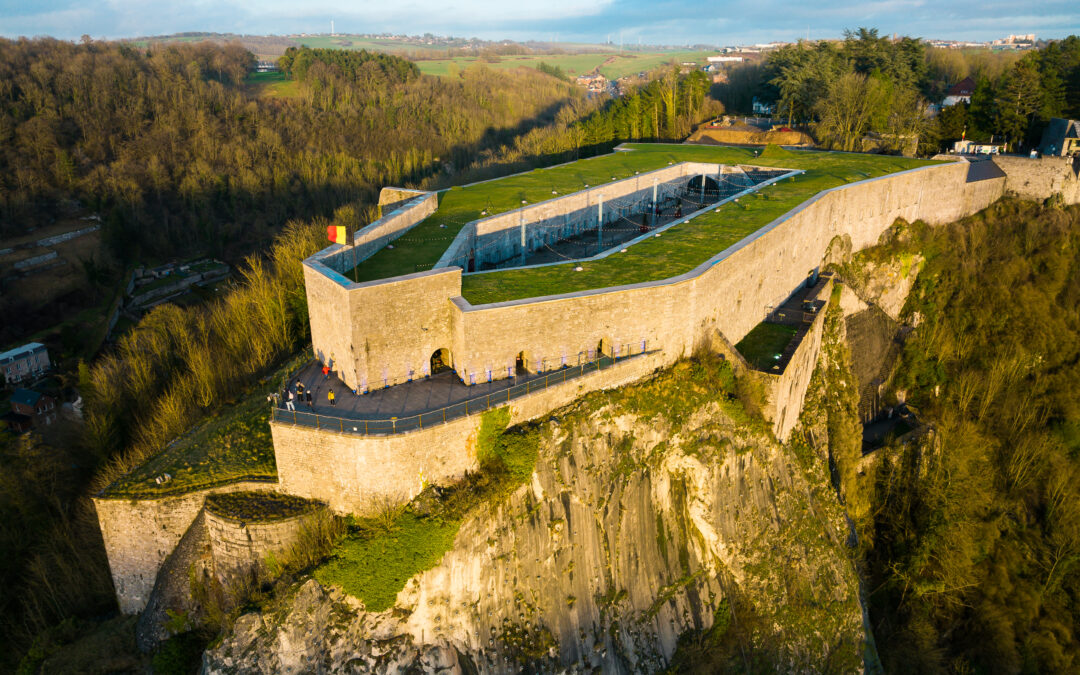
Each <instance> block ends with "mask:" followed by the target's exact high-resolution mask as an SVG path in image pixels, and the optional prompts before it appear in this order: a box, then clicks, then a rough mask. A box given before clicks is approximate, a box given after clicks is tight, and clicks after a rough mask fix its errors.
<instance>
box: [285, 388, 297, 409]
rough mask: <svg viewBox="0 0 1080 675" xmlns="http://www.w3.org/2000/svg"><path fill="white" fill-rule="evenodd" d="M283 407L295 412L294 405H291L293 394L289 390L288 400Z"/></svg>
mask: <svg viewBox="0 0 1080 675" xmlns="http://www.w3.org/2000/svg"><path fill="white" fill-rule="evenodd" d="M285 407H286V408H288V409H289V410H292V411H294V412H295V411H296V404H295V403H293V393H292V390H291V389H290V390H289V398H288V399H287V400H286V401H285Z"/></svg>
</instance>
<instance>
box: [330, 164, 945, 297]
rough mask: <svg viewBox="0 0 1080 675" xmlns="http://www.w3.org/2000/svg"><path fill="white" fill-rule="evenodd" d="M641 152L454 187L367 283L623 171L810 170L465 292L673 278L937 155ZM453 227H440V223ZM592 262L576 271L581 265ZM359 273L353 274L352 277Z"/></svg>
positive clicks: (466, 280) (496, 276)
mask: <svg viewBox="0 0 1080 675" xmlns="http://www.w3.org/2000/svg"><path fill="white" fill-rule="evenodd" d="M629 147H632V148H634V151H633V152H617V153H613V154H609V155H603V156H600V157H595V158H591V159H586V160H581V161H578V162H574V163H573V164H569V165H565V166H558V167H551V168H546V169H536V170H534V171H531V172H529V173H527V174H523V175H520V176H510V177H507V178H503V179H500V180H497V181H493V182H489V183H483V184H480V185H476V186H473V187H467V188H461V187H456V188H451V189H450V190H448V191H445V192H442V193H440V194H439V209H438V211H436V212H435V214H433V215H432V216H430V217H429V218H427V219H426V220H425V221H424V222H422V223H420V224H419V225H417V226H416V227H415V228H413V229H412V230H410V231H409V232H408V233H407V234H406V235H405V236H403V237H401V238H399V239H398V240H396V241H395V242H394V248H393V249H388V248H384V249H382V250H381V251H379V252H378V253H376V254H375V255H374V256H372V257H371V258H369V259H368V260H366V261H364V262H363V263H361V265H360V266H359V268H358V269H357V270H356V274H355V278H356V279H357V280H358V281H372V280H375V279H382V278H386V277H391V276H397V275H401V274H411V273H412V272H415V271H417V270H418V269H419V270H425V269H430V268H431V266H432V265H434V264H435V263H436V262H437V261H438V259H439V257H440V256H441V255H442V254H443V252H444V251H445V250H446V248H447V247H448V246H449V245H450V242H451V240H453V238H454V235H456V234H457V232H458V231H459V230H460V229H461V227H462V226H463V225H464V224H465V223H466V222H468V221H470V220H475V219H477V218H480V217H482V216H481V211H485V210H486V211H487V215H489V216H490V215H495V214H497V213H502V212H504V211H509V210H511V209H514V208H517V207H519V206H521V202H522V200H526V201H528V202H529V203H530V204H532V203H536V202H539V201H544V200H546V199H552V198H553V197H555V196H556V195H553V194H552V190H556V191H557V192H558V195H566V194H569V193H571V192H576V191H578V190H581V189H583V188H584V186H585V184H589V185H591V186H596V185H602V184H603V183H607V182H610V181H611V178H612V177H613V176H614V177H616V178H627V177H629V176H633V175H634V173H635V172H636V171H638V172H641V173H644V172H646V171H651V170H654V169H659V168H663V167H665V166H667V165H668V163H669V162H682V161H706V162H719V163H728V164H735V163H752V164H760V165H763V166H773V167H780V168H791V169H804V170H806V174H804V175H801V176H798V177H796V178H794V179H793V180H785V181H782V182H781V183H780V184H778V185H776V186H771V187H768V188H765V189H764V194H762V193H759V195H758V196H754V197H748V198H746V199H742V200H740V203H738V204H735V203H729V204H725V205H724V206H723V207H721V208H720V211H719V212H718V213H714V212H708V213H706V214H704V215H702V216H698V217H697V218H695V219H693V220H692V221H690V222H689V223H688V224H686V225H678V226H675V227H672V228H670V229H669V230H667V231H666V232H664V233H663V235H662V236H661V237H659V238H654V239H650V240H648V241H645V242H642V243H639V244H636V245H634V246H631V247H629V248H628V249H627V252H626V253H619V254H616V255H613V256H609V257H608V258H605V259H602V260H597V261H594V262H588V263H578V262H573V263H568V264H565V265H553V266H550V267H541V268H535V269H517V270H513V269H511V270H502V271H498V272H490V273H487V274H478V275H472V276H466V277H463V279H462V294H463V295H464V296H465V298H466V299H467V300H468V301H469V302H471V303H473V304H474V305H479V304H485V303H491V302H501V301H506V300H516V299H521V298H530V297H536V296H541V295H550V294H554V293H569V292H574V291H583V290H588V289H593V288H606V287H609V286H617V285H621V284H629V283H638V282H643V281H655V280H660V279H667V278H670V277H673V276H677V275H679V274H683V273H685V272H689V271H690V270H692V269H694V268H695V267H697V266H698V265H700V264H701V263H703V262H705V261H706V260H708V259H709V258H711V257H712V256H713V255H715V254H716V253H719V252H720V251H722V250H724V249H725V248H727V247H728V246H731V245H732V244H735V243H737V242H738V241H739V240H741V239H742V238H743V237H745V236H747V235H749V234H751V233H752V232H754V231H756V230H758V229H760V228H761V227H763V226H764V225H767V224H768V223H769V222H770V221H772V220H773V219H775V218H777V217H779V216H781V215H783V214H784V213H786V212H787V211H789V210H791V209H793V208H794V207H796V206H798V205H799V204H801V203H802V202H804V201H806V200H807V199H810V198H811V197H813V196H814V195H815V194H817V193H818V192H821V191H822V190H825V189H828V188H831V187H836V186H838V185H844V184H846V183H852V182H855V181H857V180H862V179H864V178H870V177H876V176H882V175H885V174H888V173H892V172H895V171H902V170H905V169H911V168H915V167H918V166H925V165H927V164H931V163H932V162H929V161H926V160H916V159H908V158H904V157H893V156H884V155H858V154H850V153H824V152H786V151H783V150H774V149H772V148H770V149H767V150H766V151H765V152H763V153H762V154H761V156H760V157H755V156H754V151H753V150H751V149H748V148H731V147H715V146H690V145H674V144H634V145H631V146H629ZM443 223H445V224H446V228H445V229H444V228H440V227H439V225H440V224H443ZM579 264H580V265H581V266H582V267H583V268H584V269H583V271H581V272H575V271H573V268H574V267H575V266H577V265H579ZM353 276H354V275H353V273H350V274H349V277H350V278H353Z"/></svg>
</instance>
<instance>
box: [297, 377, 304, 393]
mask: <svg viewBox="0 0 1080 675" xmlns="http://www.w3.org/2000/svg"><path fill="white" fill-rule="evenodd" d="M303 393H304V383H303V382H301V381H300V380H297V381H296V395H297V396H302V395H303Z"/></svg>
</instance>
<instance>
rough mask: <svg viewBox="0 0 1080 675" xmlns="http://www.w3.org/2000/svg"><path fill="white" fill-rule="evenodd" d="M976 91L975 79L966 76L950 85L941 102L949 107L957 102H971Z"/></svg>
mask: <svg viewBox="0 0 1080 675" xmlns="http://www.w3.org/2000/svg"><path fill="white" fill-rule="evenodd" d="M974 93H975V80H973V79H972V78H971V77H965V78H964V79H962V80H960V81H959V82H957V83H956V84H954V85H953V86H951V87H949V91H948V92H947V93H946V94H945V100H944V101H942V102H941V105H942V106H944V107H949V106H951V105H956V104H957V103H971V95H972V94H974Z"/></svg>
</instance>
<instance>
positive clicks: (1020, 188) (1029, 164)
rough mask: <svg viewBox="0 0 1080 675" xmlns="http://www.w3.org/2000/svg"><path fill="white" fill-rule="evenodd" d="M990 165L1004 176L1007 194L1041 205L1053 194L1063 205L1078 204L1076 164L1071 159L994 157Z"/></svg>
mask: <svg viewBox="0 0 1080 675" xmlns="http://www.w3.org/2000/svg"><path fill="white" fill-rule="evenodd" d="M993 162H994V163H995V164H997V165H998V166H999V167H1000V168H1001V170H1002V171H1004V172H1005V176H1006V178H1005V191H1006V192H1008V193H1011V194H1015V195H1016V196H1018V197H1021V198H1022V199H1034V200H1037V201H1042V200H1043V199H1046V198H1047V197H1049V196H1050V195H1052V194H1054V193H1055V192H1057V193H1061V197H1062V200H1063V201H1064V202H1065V203H1066V204H1080V176H1078V175H1077V173H1078V172H1080V161H1077V160H1074V159H1072V158H1071V157H1041V158H1038V159H1030V158H1028V157H1015V156H1012V155H996V156H995V157H994V158H993Z"/></svg>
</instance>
